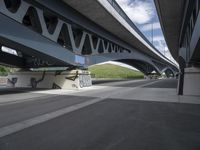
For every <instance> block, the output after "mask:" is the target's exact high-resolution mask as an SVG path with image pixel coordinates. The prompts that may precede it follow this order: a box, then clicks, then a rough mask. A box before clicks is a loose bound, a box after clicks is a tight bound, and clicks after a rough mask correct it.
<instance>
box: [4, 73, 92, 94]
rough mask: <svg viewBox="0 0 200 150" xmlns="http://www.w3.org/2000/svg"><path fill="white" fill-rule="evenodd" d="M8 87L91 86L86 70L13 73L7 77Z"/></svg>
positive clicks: (73, 87)
mask: <svg viewBox="0 0 200 150" xmlns="http://www.w3.org/2000/svg"><path fill="white" fill-rule="evenodd" d="M8 86H13V87H30V88H49V89H51V88H53V89H70V90H73V89H81V88H84V87H89V86H92V80H91V75H90V72H89V71H86V70H71V71H63V72H55V71H54V72H31V71H26V72H21V71H20V72H15V73H12V74H10V75H8Z"/></svg>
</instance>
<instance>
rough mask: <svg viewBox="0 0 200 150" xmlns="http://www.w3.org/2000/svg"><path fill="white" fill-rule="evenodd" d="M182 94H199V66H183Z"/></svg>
mask: <svg viewBox="0 0 200 150" xmlns="http://www.w3.org/2000/svg"><path fill="white" fill-rule="evenodd" d="M183 95H194V96H200V68H196V67H190V68H185V70H184V84H183Z"/></svg>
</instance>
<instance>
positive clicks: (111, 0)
mask: <svg viewBox="0 0 200 150" xmlns="http://www.w3.org/2000/svg"><path fill="white" fill-rule="evenodd" d="M107 1H108V2H109V3H110V4H111V6H112V7H113V8H114V9H115V10H116V11H117V12H118V13H119V15H120V16H121V17H122V18H124V20H126V22H127V23H128V24H129V25H130V26H131V27H132V28H133V29H134V30H135V31H136V32H137V33H138V34H139V35H140V36H141V37H142V38H143V39H144V40H145V41H146V42H147V43H148V44H149V45H150V46H151V47H153V48H154V49H155V50H156V51H157V52H158V53H159V54H160V55H162V56H163V57H165V56H164V55H163V54H162V53H161V52H160V51H159V50H158V49H157V48H155V46H154V45H153V44H152V43H151V42H150V41H149V40H148V39H147V38H146V37H145V36H144V34H143V33H142V32H141V31H140V30H139V29H138V28H137V27H136V25H135V24H134V23H133V21H132V20H131V19H130V18H129V17H128V16H127V14H126V13H125V12H124V11H123V9H122V8H121V7H120V6H119V4H118V3H117V2H116V1H115V0H107ZM165 58H166V59H167V60H169V59H168V58H167V57H165ZM169 61H171V60H169Z"/></svg>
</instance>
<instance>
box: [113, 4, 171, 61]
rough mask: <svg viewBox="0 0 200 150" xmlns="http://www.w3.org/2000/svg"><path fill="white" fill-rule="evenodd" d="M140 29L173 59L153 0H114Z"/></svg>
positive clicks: (161, 50) (162, 51)
mask: <svg viewBox="0 0 200 150" xmlns="http://www.w3.org/2000/svg"><path fill="white" fill-rule="evenodd" d="M116 1H117V2H118V4H119V5H120V6H121V7H122V9H123V10H124V11H125V12H126V14H127V15H128V16H129V18H130V19H131V20H132V21H133V22H134V23H135V25H136V26H137V27H138V28H139V29H140V31H141V32H142V33H143V34H144V35H145V36H146V37H147V39H148V40H149V41H150V42H152V28H153V44H154V46H155V47H156V48H157V49H158V50H159V51H160V52H161V53H163V54H164V55H165V56H166V57H168V58H169V59H170V60H172V61H174V60H173V58H172V56H171V54H170V52H169V50H168V48H167V45H166V42H165V40H164V36H163V33H162V30H161V27H160V23H159V19H158V16H157V12H156V8H155V5H154V1H153V0H116Z"/></svg>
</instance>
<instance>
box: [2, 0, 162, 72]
mask: <svg viewBox="0 0 200 150" xmlns="http://www.w3.org/2000/svg"><path fill="white" fill-rule="evenodd" d="M19 1H20V4H19V5H18V6H17V7H16V9H14V8H9V7H8V6H6V3H5V0H1V1H0V22H1V24H0V43H1V44H4V45H7V46H8V47H11V48H14V49H17V50H19V51H21V52H22V53H24V54H26V55H28V56H29V57H33V58H34V59H29V61H26V63H27V64H25V66H30V67H41V66H47V67H49V66H89V65H92V64H96V63H99V62H104V61H108V60H119V59H136V60H142V61H144V62H146V63H150V64H152V65H153V66H155V68H157V66H156V64H154V63H153V62H152V60H155V59H154V58H153V57H151V56H148V55H146V54H144V53H142V52H139V51H137V50H136V49H134V48H133V47H132V46H130V45H128V44H127V43H125V42H124V41H122V40H120V39H118V38H117V37H115V36H113V35H112V34H110V33H108V32H107V31H106V30H104V29H102V28H101V27H99V26H98V25H96V24H95V23H92V22H91V21H89V20H87V18H85V17H84V16H81V15H80V14H78V13H77V12H75V11H74V10H73V9H71V8H69V10H68V11H70V13H69V14H72V16H71V20H69V18H70V16H69V14H68V16H67V17H68V18H66V17H64V16H62V15H60V14H58V13H57V12H54V11H53V9H50V8H47V7H44V6H43V5H40V4H39V3H38V2H36V1H28V0H27V1H24V0H19ZM42 2H46V1H41V3H42ZM53 2H54V3H56V4H57V5H58V4H59V3H60V2H55V1H52V0H51V1H49V3H51V4H53ZM57 5H55V7H56V6H57ZM51 6H52V5H51ZM10 7H11V6H10ZM66 7H68V6H66ZM65 11H66V10H65ZM65 14H66V13H65ZM77 14H78V15H77ZM72 17H73V18H72ZM81 17H83V18H81ZM77 23H79V24H77ZM81 23H83V24H84V25H88V26H87V28H84V27H83V26H81ZM35 59H37V60H42V61H44V62H46V63H45V64H44V63H43V65H41V64H38V63H33V64H31V63H32V61H33V62H35ZM79 59H81V61H80V60H79ZM157 69H158V68H157Z"/></svg>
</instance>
